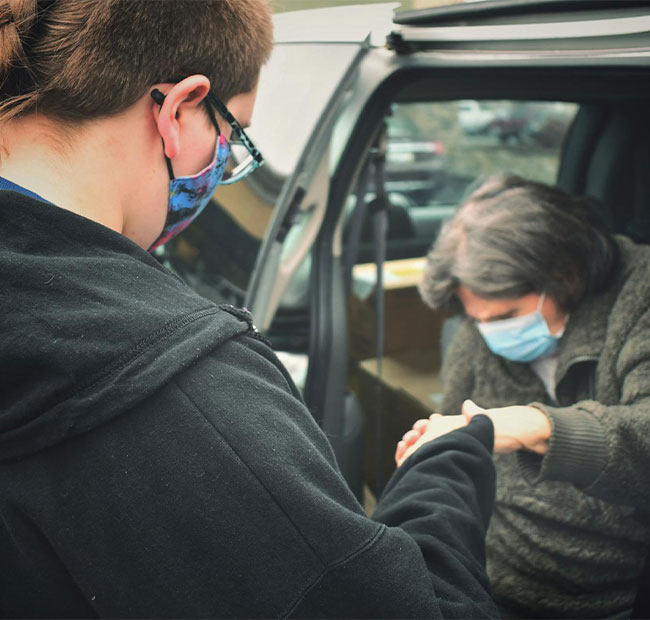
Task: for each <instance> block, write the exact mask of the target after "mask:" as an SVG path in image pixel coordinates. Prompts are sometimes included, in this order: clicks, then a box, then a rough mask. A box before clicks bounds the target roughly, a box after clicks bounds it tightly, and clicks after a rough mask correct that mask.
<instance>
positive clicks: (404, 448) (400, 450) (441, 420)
mask: <svg viewBox="0 0 650 620" xmlns="http://www.w3.org/2000/svg"><path fill="white" fill-rule="evenodd" d="M467 422H468V419H467V418H466V417H465V416H463V415H441V414H439V413H434V414H433V415H432V416H431V417H429V419H428V420H427V419H422V420H418V421H417V422H416V423H415V424H414V425H413V428H412V429H411V430H410V431H408V432H407V433H406V434H405V435H404V437H402V440H401V441H400V442H399V443H398V444H397V449H396V450H395V462H396V463H397V466H398V467H399V466H400V465H401V464H402V463H403V462H404V461H405V460H406V459H407V458H408V457H409V456H411V454H413V453H414V452H415V451H416V450H417V449H418V448H419V447H420V446H422V445H423V444H425V443H427V442H429V441H433V440H434V439H436V438H438V437H440V436H441V435H446V434H447V433H450V432H451V431H455V430H456V429H457V428H461V427H462V426H466V425H467Z"/></svg>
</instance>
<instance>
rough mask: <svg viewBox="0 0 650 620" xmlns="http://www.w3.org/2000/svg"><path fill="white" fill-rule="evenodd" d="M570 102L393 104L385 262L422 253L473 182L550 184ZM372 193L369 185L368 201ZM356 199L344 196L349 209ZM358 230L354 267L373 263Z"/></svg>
mask: <svg viewBox="0 0 650 620" xmlns="http://www.w3.org/2000/svg"><path fill="white" fill-rule="evenodd" d="M577 109H578V106H577V104H574V103H565V102H549V101H511V100H498V101H497V100H489V101H478V100H460V101H445V102H434V103H430V102H427V103H424V102H421V103H396V104H393V106H392V108H391V112H390V114H389V116H388V117H387V118H386V125H387V148H386V174H385V183H386V190H387V192H388V195H389V198H390V202H391V211H390V212H389V231H388V258H389V259H404V258H411V257H416V256H423V255H424V254H425V253H426V251H427V249H428V248H429V247H430V245H431V244H432V242H433V241H434V240H435V238H436V236H437V234H438V231H439V230H440V227H441V225H442V224H443V223H444V221H445V220H447V219H448V218H450V217H451V216H452V214H453V212H454V210H455V208H456V206H457V205H458V203H459V202H460V201H461V200H462V199H463V196H464V195H465V194H466V193H467V191H468V189H469V188H470V187H471V186H472V184H473V183H474V182H475V181H476V180H477V179H480V178H482V177H485V176H488V175H490V174H493V173H495V172H506V173H513V174H518V175H521V176H523V177H525V178H529V179H533V180H537V181H541V182H545V183H554V182H555V180H556V178H557V173H558V168H559V162H560V156H561V151H562V144H563V141H564V136H565V134H566V132H567V130H568V127H569V125H570V124H571V121H572V120H573V118H574V116H575V114H576V112H577ZM373 195H374V188H373V187H372V185H370V187H369V193H368V194H367V199H371V198H372V197H373ZM354 204H355V197H354V196H351V197H350V199H349V205H348V208H349V209H352V208H353V207H354ZM371 235H372V226H370V225H367V226H365V227H364V234H363V235H362V240H361V245H360V251H359V254H358V260H357V262H367V261H371V260H372V256H373V248H372V246H373V239H372V236H371Z"/></svg>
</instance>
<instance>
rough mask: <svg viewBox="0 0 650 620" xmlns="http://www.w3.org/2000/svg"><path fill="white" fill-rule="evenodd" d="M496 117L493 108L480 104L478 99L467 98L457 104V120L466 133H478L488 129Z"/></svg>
mask: <svg viewBox="0 0 650 620" xmlns="http://www.w3.org/2000/svg"><path fill="white" fill-rule="evenodd" d="M495 118H496V113H495V112H494V110H490V109H486V108H484V107H482V106H481V102H480V101H475V100H472V99H470V100H467V101H461V102H460V103H459V104H458V121H459V122H460V126H461V128H462V130H463V131H464V132H465V133H467V134H470V135H472V134H480V133H484V132H486V131H488V130H489V128H490V126H491V125H492V123H493V122H494V120H495Z"/></svg>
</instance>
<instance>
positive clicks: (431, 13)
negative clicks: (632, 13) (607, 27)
mask: <svg viewBox="0 0 650 620" xmlns="http://www.w3.org/2000/svg"><path fill="white" fill-rule="evenodd" d="M643 6H647V7H650V0H472V1H467V2H460V3H457V4H450V5H443V6H437V7H430V8H427V9H414V10H406V11H396V12H395V15H394V17H393V23H394V24H399V25H400V26H433V25H439V24H444V23H447V22H455V21H460V20H471V19H476V18H488V17H503V16H508V17H514V16H518V15H529V14H540V13H551V12H552V13H563V12H568V11H593V10H599V9H601V10H606V9H622V8H633V7H643Z"/></svg>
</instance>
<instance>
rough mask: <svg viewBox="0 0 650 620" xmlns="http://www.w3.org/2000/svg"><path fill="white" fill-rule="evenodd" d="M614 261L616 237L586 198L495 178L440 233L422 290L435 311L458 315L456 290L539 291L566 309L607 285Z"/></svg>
mask: <svg viewBox="0 0 650 620" xmlns="http://www.w3.org/2000/svg"><path fill="white" fill-rule="evenodd" d="M618 261H619V250H618V245H617V243H616V240H615V239H614V237H613V236H612V234H611V233H610V232H609V231H608V230H607V227H606V226H605V224H604V223H603V221H602V220H601V219H600V217H599V215H598V213H597V209H595V208H594V204H593V201H592V200H591V199H586V198H577V197H574V196H571V195H569V194H567V193H566V192H564V191H562V190H560V189H559V188H557V187H552V186H549V185H545V184H543V183H536V182H533V181H528V180H525V179H522V178H521V177H518V176H514V175H494V176H492V177H489V178H488V179H487V180H485V181H484V182H483V183H482V184H481V185H480V186H479V187H478V189H476V190H475V191H473V192H472V193H471V194H470V195H469V197H468V198H467V199H466V200H465V201H464V202H463V203H462V204H461V205H460V207H459V209H458V211H457V212H456V214H455V216H454V217H453V219H451V220H450V221H449V222H447V223H446V224H445V226H444V227H443V228H442V230H441V232H440V235H439V236H438V239H437V240H436V242H435V244H434V246H433V247H432V249H431V251H430V252H429V256H428V259H427V266H426V268H425V272H424V278H423V280H422V282H421V283H420V293H421V295H422V298H423V299H424V301H425V302H426V303H427V304H428V305H430V306H432V307H433V308H441V309H443V310H447V311H452V312H458V311H459V310H462V305H461V304H460V301H459V300H458V298H457V296H456V292H457V290H458V287H459V286H461V285H462V286H464V287H465V288H467V289H469V290H470V291H471V292H472V293H474V294H475V295H478V296H479V297H484V298H486V299H516V298H519V297H523V296H524V295H528V294H530V293H542V292H545V293H546V294H547V295H548V296H549V297H551V298H552V299H553V300H554V301H555V302H556V303H557V304H558V305H559V306H560V307H561V308H562V309H563V310H565V311H571V310H573V309H574V308H575V307H576V306H577V305H578V304H579V303H580V301H581V300H582V299H583V298H584V297H586V296H588V295H592V294H596V293H598V292H599V291H602V290H604V289H605V288H606V287H607V286H608V285H609V283H610V282H611V279H612V277H613V275H614V273H615V271H616V268H617V265H618Z"/></svg>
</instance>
